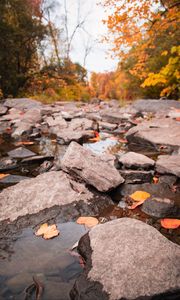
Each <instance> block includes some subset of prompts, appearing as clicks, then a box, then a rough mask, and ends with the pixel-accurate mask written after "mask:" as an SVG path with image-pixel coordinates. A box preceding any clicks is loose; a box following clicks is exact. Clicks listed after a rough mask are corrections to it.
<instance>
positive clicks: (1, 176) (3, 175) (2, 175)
mask: <svg viewBox="0 0 180 300" xmlns="http://www.w3.org/2000/svg"><path fill="white" fill-rule="evenodd" d="M9 175H10V174H0V179H3V178H5V177H7V176H9Z"/></svg>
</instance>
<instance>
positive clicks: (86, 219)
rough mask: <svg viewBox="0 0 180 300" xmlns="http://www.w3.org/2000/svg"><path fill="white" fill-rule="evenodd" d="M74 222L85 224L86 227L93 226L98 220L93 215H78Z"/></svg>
mask: <svg viewBox="0 0 180 300" xmlns="http://www.w3.org/2000/svg"><path fill="white" fill-rule="evenodd" d="M76 223H77V224H81V225H82V224H83V225H86V226H87V227H93V226H96V225H97V224H98V223H99V221H98V219H96V218H94V217H79V218H78V219H77V221H76Z"/></svg>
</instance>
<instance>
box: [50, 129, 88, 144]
mask: <svg viewBox="0 0 180 300" xmlns="http://www.w3.org/2000/svg"><path fill="white" fill-rule="evenodd" d="M51 133H53V134H55V135H57V142H58V143H59V144H61V145H63V144H65V145H68V144H69V143H70V142H72V141H75V142H79V143H82V142H83V141H84V140H87V139H89V138H93V137H94V133H93V131H92V130H81V131H74V130H71V129H68V128H67V129H66V130H62V129H60V130H59V129H58V128H56V127H54V128H51Z"/></svg>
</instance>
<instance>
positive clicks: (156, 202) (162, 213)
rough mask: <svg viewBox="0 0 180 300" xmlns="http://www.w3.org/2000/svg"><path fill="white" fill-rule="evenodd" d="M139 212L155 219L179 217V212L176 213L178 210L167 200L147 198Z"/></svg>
mask: <svg viewBox="0 0 180 300" xmlns="http://www.w3.org/2000/svg"><path fill="white" fill-rule="evenodd" d="M141 210H142V211H143V212H145V213H146V214H147V215H150V216H152V217H156V218H164V217H168V216H174V215H177V216H178V214H179V216H180V210H179V212H178V208H177V207H176V206H175V203H174V201H173V200H170V199H167V198H158V197H153V198H149V199H147V200H146V201H145V202H144V203H143V205H142V208H141Z"/></svg>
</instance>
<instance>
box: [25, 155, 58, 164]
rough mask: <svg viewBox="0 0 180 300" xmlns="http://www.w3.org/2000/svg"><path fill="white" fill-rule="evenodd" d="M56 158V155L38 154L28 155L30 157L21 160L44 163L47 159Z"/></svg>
mask: <svg viewBox="0 0 180 300" xmlns="http://www.w3.org/2000/svg"><path fill="white" fill-rule="evenodd" d="M53 159H54V156H50V155H44V156H43V155H36V156H33V157H28V158H24V159H23V160H22V161H21V164H33V163H42V162H43V161H46V160H49V161H51V160H53Z"/></svg>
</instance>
